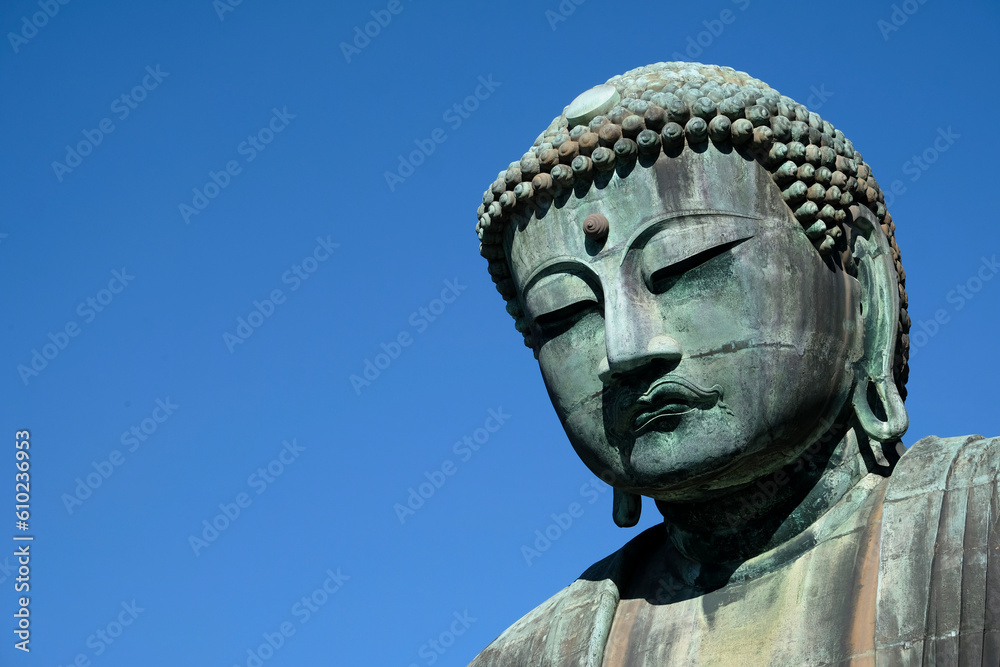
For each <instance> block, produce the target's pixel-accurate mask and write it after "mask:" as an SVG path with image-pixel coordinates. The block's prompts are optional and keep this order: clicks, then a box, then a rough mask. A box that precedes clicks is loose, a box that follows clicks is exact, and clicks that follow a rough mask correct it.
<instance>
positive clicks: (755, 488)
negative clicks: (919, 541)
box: [656, 426, 892, 568]
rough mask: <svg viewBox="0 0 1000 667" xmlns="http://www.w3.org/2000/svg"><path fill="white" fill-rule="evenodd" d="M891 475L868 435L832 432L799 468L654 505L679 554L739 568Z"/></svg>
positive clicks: (799, 462) (805, 454)
mask: <svg viewBox="0 0 1000 667" xmlns="http://www.w3.org/2000/svg"><path fill="white" fill-rule="evenodd" d="M859 434H860V437H861V442H860V443H859V437H858V435H859ZM830 442H832V443H834V444H833V445H832V446H831V445H823V444H822V443H830ZM876 456H878V459H879V460H876ZM891 469H892V464H891V463H889V462H887V461H885V459H884V457H882V455H881V453H879V454H878V455H876V454H873V452H872V449H871V447H869V442H868V440H867V438H866V437H865V435H864V433H863V432H859V431H857V432H856V430H855V428H851V427H843V426H840V427H837V426H835V427H833V429H831V431H830V432H828V433H827V434H826V435H824V436H823V437H821V438H820V439H818V440H817V442H816V443H814V444H813V445H812V446H811V447H809V448H808V449H806V450H805V451H804V452H803V454H802V455H801V456H800V457H799V458H798V459H797V460H796V461H795V462H793V463H791V464H789V465H787V466H785V467H784V468H782V469H781V470H779V471H777V472H775V473H772V474H770V475H767V476H764V477H761V478H759V479H758V480H756V482H754V483H751V484H749V485H747V486H744V487H741V488H739V489H737V490H735V491H733V492H731V493H729V494H728V495H725V496H722V497H718V498H713V499H712V500H711V501H707V502H704V503H671V502H667V501H660V500H658V501H657V502H656V504H657V507H658V508H659V510H660V512H661V513H662V514H663V517H664V519H665V521H666V527H667V530H668V532H669V534H670V538H671V540H672V541H673V543H674V546H675V547H676V548H677V549H678V551H680V552H681V553H682V554H683V555H685V556H686V557H687V558H689V559H690V560H692V561H694V562H695V563H698V564H701V565H710V564H715V565H725V566H729V567H732V568H734V567H736V566H738V565H739V563H742V562H744V561H746V560H748V559H750V558H753V557H755V556H757V555H760V554H762V553H765V552H767V551H770V550H771V549H774V548H775V547H778V546H780V545H782V544H784V543H785V542H787V541H789V540H791V539H792V538H794V537H795V536H796V535H798V534H800V533H801V532H802V531H804V530H805V529H806V528H808V527H809V526H810V525H812V524H813V523H814V522H815V521H816V520H817V519H819V518H820V517H821V516H823V514H825V513H826V512H827V511H828V510H829V509H830V508H831V507H833V506H834V505H836V504H837V503H838V502H840V501H841V499H843V498H844V496H845V495H846V494H847V493H848V492H849V491H850V490H851V489H852V488H854V487H855V486H856V485H857V484H858V483H859V482H860V481H861V480H862V479H864V478H865V477H867V476H868V475H869V474H874V473H877V474H881V475H883V476H887V475H888V474H889V473H890V472H891ZM857 495H858V496H859V497H858V498H856V499H852V500H851V502H855V503H858V504H860V503H861V502H863V500H864V496H865V495H867V494H857Z"/></svg>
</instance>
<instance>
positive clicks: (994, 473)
mask: <svg viewBox="0 0 1000 667" xmlns="http://www.w3.org/2000/svg"><path fill="white" fill-rule="evenodd" d="M894 229H895V226H894V224H893V222H892V218H891V217H890V215H889V214H888V212H887V211H886V209H885V205H884V197H883V195H882V192H881V190H880V189H879V187H878V184H877V183H876V181H875V179H874V178H873V177H872V174H871V169H870V168H869V166H868V165H867V164H866V163H865V162H864V161H863V160H862V157H861V155H860V154H859V153H857V151H855V149H854V147H853V145H852V144H851V142H850V141H848V140H847V139H846V138H845V137H844V135H843V133H841V132H840V131H839V130H836V129H835V128H834V127H833V126H832V125H831V124H830V123H828V122H826V121H824V120H822V119H821V118H820V117H819V116H818V115H817V114H815V113H812V112H809V111H808V110H807V109H806V108H805V107H803V106H802V105H800V104H797V103H795V102H794V101H793V100H791V99H789V98H787V97H785V96H781V95H779V94H778V93H777V92H776V91H774V90H772V89H771V88H770V87H768V86H767V85H766V84H764V83H762V82H760V81H757V80H756V79H752V78H751V77H749V76H748V75H746V74H743V73H741V72H736V71H734V70H732V69H728V68H720V67H714V66H706V65H700V64H691V63H660V64H657V65H651V66H648V67H644V68H640V69H637V70H633V71H631V72H628V73H626V74H625V75H622V76H619V77H615V78H613V79H611V80H610V81H609V82H608V83H607V84H605V85H602V86H597V87H596V88H594V89H592V90H590V91H587V92H586V93H584V94H583V95H581V96H580V97H579V98H577V99H576V100H574V102H573V103H571V104H570V105H569V106H568V107H567V108H566V110H565V111H564V112H563V114H562V115H560V116H559V117H558V118H556V119H555V120H554V121H553V123H552V125H551V126H550V127H549V129H548V130H547V131H546V132H545V133H543V134H542V136H540V137H539V139H538V140H537V141H536V143H535V145H534V147H533V148H532V149H531V150H530V151H529V152H528V153H526V154H525V155H524V157H522V158H521V160H520V161H518V162H514V163H511V165H510V166H509V167H508V168H507V169H506V170H505V171H504V172H501V174H500V175H499V176H498V178H497V180H496V181H495V182H494V183H493V185H492V186H491V187H490V189H489V190H487V192H486V193H485V195H484V197H483V205H482V206H481V207H480V209H479V224H478V226H477V231H478V233H479V237H480V239H481V241H482V244H481V252H482V254H483V256H484V257H486V258H487V259H488V260H489V269H490V274H491V276H492V277H493V280H494V282H495V283H496V284H497V289H498V290H499V291H500V293H501V294H502V295H503V296H504V298H505V300H506V301H507V309H508V312H510V313H511V315H512V316H513V317H514V319H515V325H516V327H517V329H518V330H519V331H520V332H521V333H522V334H523V335H524V338H525V343H526V344H527V345H528V346H529V347H531V348H532V349H533V351H534V352H535V355H536V358H537V359H538V363H539V366H540V368H541V371H542V378H543V379H544V382H545V385H546V387H547V389H548V392H549V395H550V397H551V399H552V402H553V405H554V407H555V409H556V413H557V414H558V416H559V418H560V420H561V422H562V424H563V427H564V428H565V430H566V434H567V435H568V437H569V440H570V443H571V444H572V445H573V447H574V448H575V450H576V452H577V453H578V454H579V456H580V457H581V459H582V460H583V461H584V462H585V463H586V465H587V466H588V467H589V468H590V469H591V470H592V471H593V472H594V473H595V474H596V475H598V476H600V477H601V478H602V479H603V480H605V481H606V482H608V483H609V484H611V485H612V486H613V487H614V502H613V509H612V514H613V517H614V520H615V522H616V523H618V524H619V525H622V526H630V525H635V523H636V522H637V521H638V515H639V509H640V506H641V505H640V502H639V500H640V496H649V497H651V498H654V499H655V500H656V505H657V507H658V508H659V510H660V511H661V513H662V514H663V516H664V522H663V524H661V525H660V526H657V527H655V528H653V529H650V530H647V531H645V532H644V533H642V534H641V535H639V536H638V537H637V538H635V539H634V540H632V541H631V542H629V543H628V544H627V545H626V546H625V547H623V548H622V549H621V550H620V551H618V552H617V553H615V554H613V555H611V556H609V557H608V558H606V559H605V560H603V561H601V562H599V563H597V564H596V565H594V566H593V567H591V568H590V569H589V570H588V571H587V572H585V573H584V574H583V575H582V576H581V577H580V579H578V580H577V581H576V582H574V583H573V584H572V585H570V586H569V587H568V588H566V589H564V590H563V591H561V592H560V593H558V594H556V595H555V596H554V597H552V598H551V599H550V600H548V601H547V602H546V603H544V604H543V605H541V606H540V607H538V608H537V609H535V610H534V611H532V612H531V613H529V614H528V615H527V616H525V617H524V618H522V619H521V620H520V621H518V622H517V623H515V624H514V625H513V626H512V627H511V628H510V629H508V630H507V631H506V632H505V633H504V634H503V635H501V636H500V637H499V638H498V639H497V640H496V641H494V642H493V643H492V644H490V646H488V647H487V648H486V649H485V650H484V651H483V652H482V653H481V654H480V655H479V657H477V658H476V660H474V661H473V663H472V664H473V665H475V666H476V667H484V666H487V665H497V666H501V665H502V666H504V667H507V666H510V665H586V666H591V667H597V666H599V665H628V666H631V665H650V666H652V665H796V666H797V665H840V664H852V665H959V664H961V665H993V666H995V665H1000V520H998V519H1000V493H998V475H1000V447H998V445H1000V439H994V440H987V439H985V438H983V437H982V436H967V437H960V438H946V439H941V438H937V437H929V438H924V439H923V440H920V441H918V442H917V443H916V444H914V445H913V446H912V447H911V448H910V449H909V450H905V448H904V447H903V446H902V445H901V444H900V438H901V437H902V435H903V433H904V432H905V430H906V426H907V416H906V410H905V408H904V406H903V398H904V397H905V388H904V386H905V382H906V376H907V372H908V370H907V356H908V344H909V341H908V337H907V332H908V330H909V324H910V320H909V316H908V315H907V313H906V303H907V299H906V292H905V290H904V282H905V274H904V272H903V270H902V265H901V264H900V255H899V249H898V248H897V246H896V243H895V240H894V235H893V231H894Z"/></svg>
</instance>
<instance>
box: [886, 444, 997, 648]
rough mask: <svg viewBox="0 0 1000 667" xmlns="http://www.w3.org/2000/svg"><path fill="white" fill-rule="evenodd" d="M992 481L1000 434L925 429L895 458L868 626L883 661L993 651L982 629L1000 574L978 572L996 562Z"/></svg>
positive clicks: (993, 637) (992, 637)
mask: <svg viewBox="0 0 1000 667" xmlns="http://www.w3.org/2000/svg"><path fill="white" fill-rule="evenodd" d="M998 479H1000V438H984V437H982V436H979V435H972V436H963V437H957V438H938V437H936V436H930V437H927V438H923V439H922V440H920V441H918V442H917V443H915V444H914V445H913V446H912V447H911V448H910V449H909V450H907V451H906V452H905V453H904V454H903V455H902V456H901V457H900V459H899V461H898V463H897V464H896V468H895V470H893V472H892V475H891V476H890V477H889V479H888V480H887V482H888V483H887V486H886V493H885V501H884V503H883V505H882V533H881V547H880V551H881V553H880V559H879V560H880V563H879V584H878V603H877V607H878V611H877V620H876V628H875V629H876V633H875V634H876V651H877V653H878V654H879V655H880V656H882V658H883V659H884V660H886V662H887V664H890V663H891V664H896V663H897V662H898V663H899V664H904V663H906V664H909V663H908V662H907V661H908V660H910V659H911V658H912V657H913V656H914V655H918V656H919V655H921V654H922V655H923V656H924V658H925V659H926V660H930V662H931V663H933V660H934V659H939V660H943V661H944V662H949V663H950V662H953V657H954V656H959V657H960V658H961V660H959V659H957V658H955V659H954V662H955V664H958V662H961V663H962V664H970V665H971V664H977V665H978V664H980V663H981V660H982V656H985V655H994V653H993V651H996V653H995V655H1000V633H997V632H996V631H995V629H991V628H990V627H989V626H991V625H992V624H993V621H991V620H990V618H991V617H992V614H994V613H995V612H994V611H991V609H993V608H994V607H995V606H996V604H997V600H1000V579H998V578H997V577H995V576H989V577H988V576H987V574H988V573H991V572H996V571H998V569H1000V531H997V530H996V527H997V525H1000V516H998V515H1000V488H998ZM914 652H915V653H914ZM949 656H952V657H949ZM924 664H927V663H924ZM982 664H986V663H985V662H984V663H982Z"/></svg>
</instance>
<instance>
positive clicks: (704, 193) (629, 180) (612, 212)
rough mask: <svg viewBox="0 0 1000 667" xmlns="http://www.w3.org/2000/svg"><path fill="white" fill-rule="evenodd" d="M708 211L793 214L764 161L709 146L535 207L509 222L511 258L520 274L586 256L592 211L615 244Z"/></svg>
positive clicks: (609, 243)
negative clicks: (641, 230) (563, 257)
mask: <svg viewBox="0 0 1000 667" xmlns="http://www.w3.org/2000/svg"><path fill="white" fill-rule="evenodd" d="M705 212H713V213H730V214H734V215H738V216H745V217H752V218H760V219H773V218H788V219H791V212H790V211H789V209H788V207H787V206H786V205H785V203H784V201H783V199H782V197H781V192H780V191H779V190H778V188H777V186H775V184H774V182H773V180H772V179H771V177H770V175H769V174H768V173H767V172H766V171H765V170H764V169H763V168H762V167H761V166H760V165H759V164H757V163H756V162H754V161H750V160H747V159H745V158H743V157H742V156H741V155H739V154H738V153H735V152H728V153H723V152H721V151H719V150H717V149H715V148H714V147H711V146H710V147H708V148H707V149H706V150H705V151H704V152H700V153H696V152H693V151H684V152H683V153H681V154H680V155H678V156H676V157H669V156H666V155H661V156H660V158H659V159H658V160H657V161H656V163H655V164H654V165H652V166H651V167H643V166H640V165H636V166H635V168H634V169H633V170H632V171H631V172H630V173H628V174H627V175H624V176H623V175H621V174H618V173H616V174H615V175H614V176H612V178H611V179H610V180H609V181H608V182H607V183H606V184H604V185H603V187H598V186H597V185H596V184H595V185H591V186H590V188H589V189H588V191H587V192H586V194H585V195H584V196H582V197H579V196H577V195H576V194H572V195H570V196H569V197H568V198H567V199H565V201H559V200H557V201H554V202H552V204H551V205H550V206H548V207H547V208H543V209H542V210H536V212H535V213H533V214H532V215H531V216H530V217H529V218H527V220H526V222H524V223H522V224H520V225H510V226H509V227H508V229H507V239H506V245H507V256H508V257H509V258H510V259H511V264H512V267H511V268H512V269H514V273H515V275H518V274H523V272H524V271H525V270H528V269H530V268H532V267H534V266H537V265H538V264H540V263H542V262H544V261H546V260H547V259H549V258H551V257H553V256H554V255H560V254H569V255H571V256H578V255H580V254H582V253H585V252H587V245H586V241H585V236H584V233H583V221H584V219H585V218H586V217H587V216H588V215H590V214H593V213H600V214H602V215H604V216H605V217H607V219H608V221H609V222H610V229H609V233H608V240H607V247H609V248H610V247H614V246H617V245H618V244H620V243H622V242H624V241H626V240H627V238H628V237H629V236H631V235H632V233H633V232H634V231H635V230H636V229H637V228H638V227H639V226H641V225H643V224H644V223H646V222H650V221H654V220H661V219H663V218H668V217H673V216H683V215H684V214H688V213H690V214H697V213H705ZM795 227H798V225H797V224H796V225H795Z"/></svg>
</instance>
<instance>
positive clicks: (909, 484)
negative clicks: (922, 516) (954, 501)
mask: <svg viewBox="0 0 1000 667" xmlns="http://www.w3.org/2000/svg"><path fill="white" fill-rule="evenodd" d="M998 474H1000V438H984V437H983V436H981V435H964V436H958V437H954V438H939V437H937V436H936V435H931V436H927V437H926V438H921V439H920V440H918V441H917V442H916V443H914V445H913V446H912V447H910V448H909V449H908V450H907V451H906V452H905V453H904V454H903V455H902V456H901V457H900V459H899V462H898V463H897V464H896V467H895V469H894V470H893V472H892V476H891V477H890V478H889V488H888V490H887V492H886V498H885V499H886V502H891V501H896V500H903V499H905V498H909V497H913V496H926V495H928V494H933V493H934V492H944V491H951V490H955V489H960V488H969V487H972V486H979V485H983V484H992V485H994V486H995V485H996V483H997V478H998Z"/></svg>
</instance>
